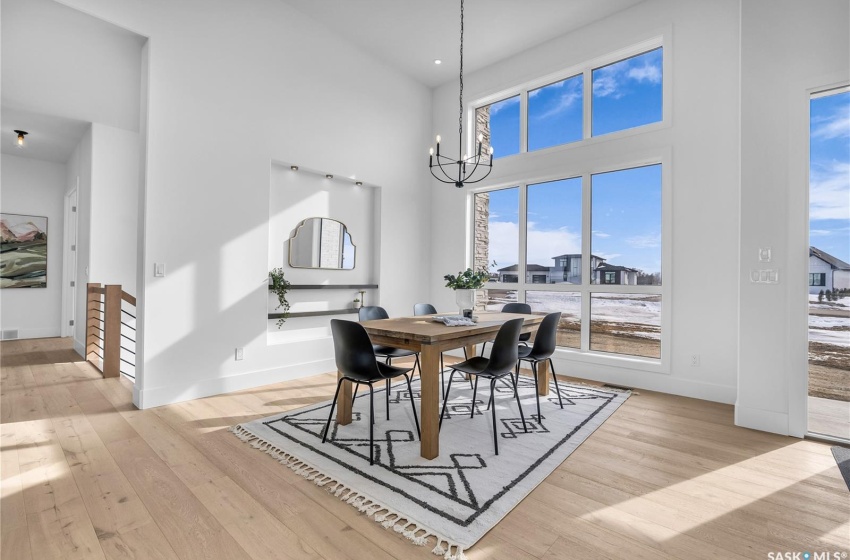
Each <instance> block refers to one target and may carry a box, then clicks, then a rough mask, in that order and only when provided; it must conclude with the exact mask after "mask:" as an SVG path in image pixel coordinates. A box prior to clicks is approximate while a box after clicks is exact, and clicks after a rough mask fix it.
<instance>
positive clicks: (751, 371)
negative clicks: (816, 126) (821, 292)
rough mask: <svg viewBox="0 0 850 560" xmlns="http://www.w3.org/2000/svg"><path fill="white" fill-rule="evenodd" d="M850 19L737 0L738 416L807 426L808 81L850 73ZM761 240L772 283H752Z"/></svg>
mask: <svg viewBox="0 0 850 560" xmlns="http://www.w3.org/2000/svg"><path fill="white" fill-rule="evenodd" d="M849 21H850V5H849V4H848V2H847V1H846V0H818V1H817V2H806V3H800V2H794V1H792V0H781V1H773V0H747V1H745V2H742V3H741V36H742V39H741V76H742V79H741V253H740V274H739V276H738V283H739V286H740V324H739V328H740V333H741V336H740V344H739V358H738V367H739V376H738V399H737V403H736V406H735V421H736V423H737V424H738V425H741V426H746V427H750V428H756V429H761V430H767V431H773V432H777V433H782V434H789V433H790V434H792V435H797V436H802V435H803V434H804V433H805V423H806V419H805V417H806V413H805V406H806V382H807V374H808V363H807V322H806V313H807V305H808V304H807V300H808V295H807V292H808V290H807V288H808V285H807V284H808V282H807V279H808V274H807V273H808V262H809V259H808V251H809V240H808V173H809V171H808V134H809V128H808V114H809V91H808V90H810V89H812V88H818V87H824V86H830V85H833V84H836V83H839V82H844V83H846V81H847V80H848V79H849V78H850V34H848V22H849ZM759 247H771V248H772V254H773V261H772V262H771V263H770V265H771V267H772V268H774V269H777V270H779V271H780V283H779V284H776V285H767V284H753V283H750V281H749V272H750V270H752V269H754V268H765V266H764V265H763V264H760V263H759V262H758V257H757V256H758V248H759Z"/></svg>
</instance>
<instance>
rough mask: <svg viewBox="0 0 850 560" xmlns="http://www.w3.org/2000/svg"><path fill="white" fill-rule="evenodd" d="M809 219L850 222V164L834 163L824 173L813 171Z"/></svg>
mask: <svg viewBox="0 0 850 560" xmlns="http://www.w3.org/2000/svg"><path fill="white" fill-rule="evenodd" d="M809 218H810V219H812V220H850V163H843V162H832V163H830V164H828V166H827V167H826V169H824V170H822V171H812V176H811V183H810V194H809Z"/></svg>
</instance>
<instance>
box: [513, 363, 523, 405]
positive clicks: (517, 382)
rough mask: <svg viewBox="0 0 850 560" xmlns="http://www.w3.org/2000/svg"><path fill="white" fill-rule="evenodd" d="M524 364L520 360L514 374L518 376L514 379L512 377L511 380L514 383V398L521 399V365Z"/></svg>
mask: <svg viewBox="0 0 850 560" xmlns="http://www.w3.org/2000/svg"><path fill="white" fill-rule="evenodd" d="M520 363H522V362H520V361H519V360H517V362H516V367H515V368H514V373H515V374H516V375H515V376H514V377H511V380H512V381H513V382H514V396H515V397H517V398H519V396H518V394H517V391H518V389H517V388H518V387H519V364H520Z"/></svg>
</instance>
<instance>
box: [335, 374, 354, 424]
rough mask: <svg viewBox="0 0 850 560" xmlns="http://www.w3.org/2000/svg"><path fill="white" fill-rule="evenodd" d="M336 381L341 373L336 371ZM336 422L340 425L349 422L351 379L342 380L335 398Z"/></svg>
mask: <svg viewBox="0 0 850 560" xmlns="http://www.w3.org/2000/svg"><path fill="white" fill-rule="evenodd" d="M336 375H337V377H336V378H337V381H338V380H339V378H340V377H342V373H340V372H336ZM336 423H337V424H339V425H340V426H346V425H348V424H351V381H348V380H346V381H343V382H342V387H340V389H339V397H337V399H336Z"/></svg>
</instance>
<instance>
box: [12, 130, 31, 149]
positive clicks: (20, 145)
mask: <svg viewBox="0 0 850 560" xmlns="http://www.w3.org/2000/svg"><path fill="white" fill-rule="evenodd" d="M15 134H17V135H18V137H17V138H16V139H15V146H17V147H18V148H24V136H26V135H27V134H29V132H27V131H26V130H16V131H15Z"/></svg>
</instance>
